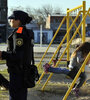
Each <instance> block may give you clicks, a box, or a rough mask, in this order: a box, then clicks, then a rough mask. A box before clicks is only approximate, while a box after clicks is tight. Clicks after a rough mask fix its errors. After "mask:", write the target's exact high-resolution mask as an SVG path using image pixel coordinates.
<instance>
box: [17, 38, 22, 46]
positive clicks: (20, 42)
mask: <svg viewBox="0 0 90 100" xmlns="http://www.w3.org/2000/svg"><path fill="white" fill-rule="evenodd" d="M16 45H17V46H22V45H23V39H22V38H18V39H16Z"/></svg>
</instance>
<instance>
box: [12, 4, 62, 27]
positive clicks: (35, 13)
mask: <svg viewBox="0 0 90 100" xmlns="http://www.w3.org/2000/svg"><path fill="white" fill-rule="evenodd" d="M22 9H23V10H24V11H26V12H27V13H28V14H29V15H30V16H32V17H33V19H34V20H36V21H37V23H38V25H40V24H42V25H43V26H44V25H45V22H46V18H47V16H48V14H49V15H53V14H61V13H62V9H61V8H59V7H56V8H55V7H53V6H51V5H44V6H42V7H41V8H38V9H35V8H31V7H26V8H23V7H21V6H19V7H16V8H11V11H13V10H22Z"/></svg>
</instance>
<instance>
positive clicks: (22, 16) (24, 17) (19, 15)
mask: <svg viewBox="0 0 90 100" xmlns="http://www.w3.org/2000/svg"><path fill="white" fill-rule="evenodd" d="M8 19H15V20H20V21H21V24H22V25H25V24H28V23H30V22H31V20H32V17H29V16H28V14H27V13H26V12H24V11H21V10H16V11H13V14H12V15H11V16H9V17H8Z"/></svg>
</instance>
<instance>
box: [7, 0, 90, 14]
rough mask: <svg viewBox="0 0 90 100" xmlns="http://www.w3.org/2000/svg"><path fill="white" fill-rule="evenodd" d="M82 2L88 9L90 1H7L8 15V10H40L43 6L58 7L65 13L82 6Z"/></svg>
mask: <svg viewBox="0 0 90 100" xmlns="http://www.w3.org/2000/svg"><path fill="white" fill-rule="evenodd" d="M82 1H86V9H88V8H89V7H90V0H8V12H9V14H10V8H13V7H17V6H22V7H27V6H28V7H29V6H30V7H32V8H41V7H42V6H44V5H51V6H52V7H59V8H61V9H62V10H63V12H64V13H66V9H67V8H69V9H72V8H75V7H77V6H79V5H82Z"/></svg>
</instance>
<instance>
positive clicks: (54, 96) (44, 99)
mask: <svg viewBox="0 0 90 100" xmlns="http://www.w3.org/2000/svg"><path fill="white" fill-rule="evenodd" d="M47 77H48V74H45V76H44V77H43V79H42V80H41V83H40V84H37V85H36V86H35V87H34V88H31V89H28V99H27V100H63V97H64V95H65V93H66V91H67V90H68V88H69V86H70V84H71V82H72V80H71V79H68V78H66V76H65V75H61V74H53V76H52V78H51V79H50V80H49V82H48V84H47V85H46V87H45V89H44V91H42V90H41V88H42V86H43V84H44V82H45V81H46V79H47ZM0 95H1V96H0V100H9V93H8V91H3V92H1V93H0ZM67 100H90V81H87V83H86V85H84V86H83V87H82V88H81V90H80V93H79V97H78V98H77V97H76V96H75V95H74V94H73V93H70V94H69V96H68V98H67Z"/></svg>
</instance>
